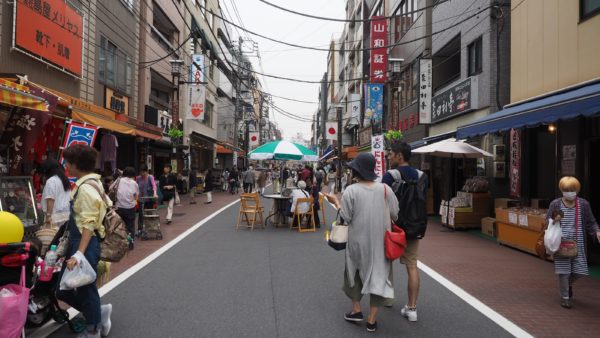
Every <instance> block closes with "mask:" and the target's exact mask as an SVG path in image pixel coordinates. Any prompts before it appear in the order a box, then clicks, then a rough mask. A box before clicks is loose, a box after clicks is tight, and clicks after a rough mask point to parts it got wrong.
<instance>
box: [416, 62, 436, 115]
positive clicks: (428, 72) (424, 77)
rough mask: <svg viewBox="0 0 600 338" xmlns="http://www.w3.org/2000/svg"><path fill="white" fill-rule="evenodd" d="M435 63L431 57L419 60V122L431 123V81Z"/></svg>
mask: <svg viewBox="0 0 600 338" xmlns="http://www.w3.org/2000/svg"><path fill="white" fill-rule="evenodd" d="M432 74H433V65H432V60H431V59H421V60H419V123H420V124H430V123H431V94H432V89H431V83H432V82H433V80H432V76H433V75H432Z"/></svg>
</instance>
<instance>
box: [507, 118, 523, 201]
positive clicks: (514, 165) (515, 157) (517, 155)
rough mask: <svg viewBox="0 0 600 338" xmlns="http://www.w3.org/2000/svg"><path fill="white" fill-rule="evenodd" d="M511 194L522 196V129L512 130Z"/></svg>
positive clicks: (512, 195)
mask: <svg viewBox="0 0 600 338" xmlns="http://www.w3.org/2000/svg"><path fill="white" fill-rule="evenodd" d="M509 177H510V196H511V197H517V198H519V197H521V131H520V130H518V129H511V130H510V172H509Z"/></svg>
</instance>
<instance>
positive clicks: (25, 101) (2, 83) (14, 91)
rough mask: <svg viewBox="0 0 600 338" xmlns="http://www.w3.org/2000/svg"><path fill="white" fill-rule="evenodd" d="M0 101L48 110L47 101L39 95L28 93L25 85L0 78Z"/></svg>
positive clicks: (11, 104) (17, 105) (22, 106)
mask: <svg viewBox="0 0 600 338" xmlns="http://www.w3.org/2000/svg"><path fill="white" fill-rule="evenodd" d="M0 103H4V104H7V105H10V106H16V107H21V108H27V109H33V110H39V111H45V112H47V111H48V102H47V101H46V100H44V99H43V98H41V97H38V96H35V95H31V94H29V89H28V88H27V87H26V86H23V85H20V84H18V83H15V82H12V81H9V80H6V79H0Z"/></svg>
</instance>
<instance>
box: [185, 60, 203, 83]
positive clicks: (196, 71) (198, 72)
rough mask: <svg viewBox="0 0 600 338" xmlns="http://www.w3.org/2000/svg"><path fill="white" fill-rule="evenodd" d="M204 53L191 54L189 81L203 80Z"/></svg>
mask: <svg viewBox="0 0 600 338" xmlns="http://www.w3.org/2000/svg"><path fill="white" fill-rule="evenodd" d="M204 70H205V67H204V55H202V54H194V55H192V65H191V66H190V79H189V81H190V82H204Z"/></svg>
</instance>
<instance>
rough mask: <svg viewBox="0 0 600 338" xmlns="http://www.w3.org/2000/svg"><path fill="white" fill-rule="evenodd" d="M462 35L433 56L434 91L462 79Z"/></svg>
mask: <svg viewBox="0 0 600 338" xmlns="http://www.w3.org/2000/svg"><path fill="white" fill-rule="evenodd" d="M460 46H461V42H460V34H459V35H457V36H456V37H454V38H453V39H452V40H450V41H449V42H448V43H447V44H446V45H445V46H444V47H442V48H441V49H440V50H439V51H437V52H435V53H434V54H433V85H432V87H433V91H434V92H435V91H436V90H438V89H440V88H442V87H444V86H445V85H447V84H450V83H452V82H453V81H455V80H456V79H458V78H460V67H461V64H460V63H461V62H460V54H461V48H460Z"/></svg>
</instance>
